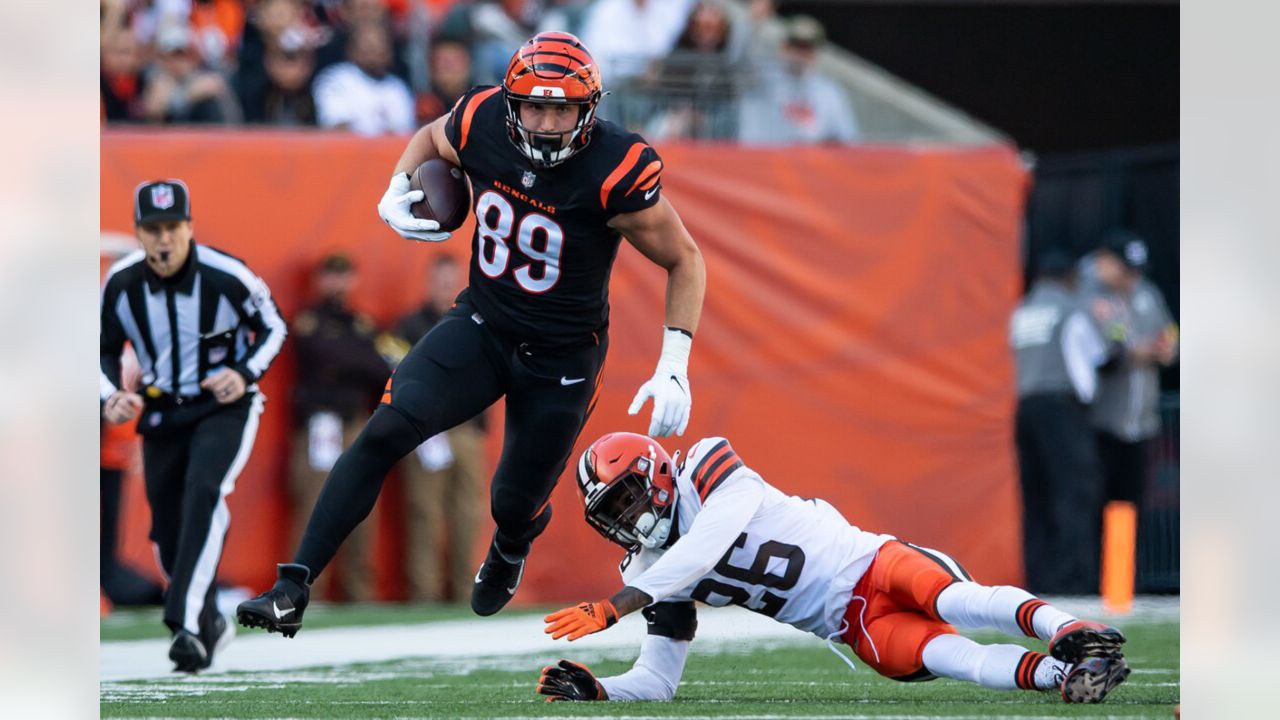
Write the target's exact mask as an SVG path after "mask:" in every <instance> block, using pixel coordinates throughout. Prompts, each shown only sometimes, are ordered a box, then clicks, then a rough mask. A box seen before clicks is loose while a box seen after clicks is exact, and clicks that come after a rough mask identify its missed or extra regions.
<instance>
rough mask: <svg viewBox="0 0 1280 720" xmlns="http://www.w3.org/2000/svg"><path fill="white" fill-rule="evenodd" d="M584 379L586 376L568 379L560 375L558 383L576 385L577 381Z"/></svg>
mask: <svg viewBox="0 0 1280 720" xmlns="http://www.w3.org/2000/svg"><path fill="white" fill-rule="evenodd" d="M584 380H586V378H573V379H572V380H570V379H569V378H567V377H564V376H561V377H560V384H561V385H577V384H578V383H580V382H583V381H584Z"/></svg>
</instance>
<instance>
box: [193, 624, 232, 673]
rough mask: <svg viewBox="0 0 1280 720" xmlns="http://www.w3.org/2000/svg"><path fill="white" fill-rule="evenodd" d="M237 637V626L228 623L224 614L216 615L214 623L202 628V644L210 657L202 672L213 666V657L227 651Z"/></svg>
mask: <svg viewBox="0 0 1280 720" xmlns="http://www.w3.org/2000/svg"><path fill="white" fill-rule="evenodd" d="M235 636H236V626H235V625H234V624H233V623H229V622H227V619H226V618H225V617H223V616H222V613H216V614H214V616H213V622H212V623H210V624H209V626H208V627H202V628H200V642H201V644H203V645H204V647H205V650H206V651H207V652H208V656H207V657H206V658H205V661H204V665H203V666H201V668H200V669H201V670H205V669H207V668H208V667H209V666H210V665H212V664H213V657H214V656H215V655H217V654H218V653H220V652H222V651H223V650H225V649H226V647H227V646H228V645H230V644H231V640H232V639H234V638H235Z"/></svg>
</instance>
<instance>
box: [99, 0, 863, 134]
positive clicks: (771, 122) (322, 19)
mask: <svg viewBox="0 0 1280 720" xmlns="http://www.w3.org/2000/svg"><path fill="white" fill-rule="evenodd" d="M101 20H102V22H101V33H102V34H101V49H102V63H101V86H100V87H101V111H102V117H103V121H104V122H106V123H110V124H115V123H140V124H150V125H166V124H183V125H185V124H217V125H241V124H255V125H271V126H285V127H321V128H326V129H335V130H347V131H351V132H355V133H359V134H362V135H380V134H386V133H407V132H411V131H412V130H414V129H415V128H416V127H417V126H419V125H421V124H424V123H427V122H430V121H431V120H433V119H435V118H437V117H439V116H441V115H443V114H445V113H447V112H448V111H449V109H450V108H451V107H452V106H453V103H454V102H455V101H456V100H457V99H458V97H460V96H461V95H462V94H463V93H464V92H466V91H467V90H468V89H470V88H471V87H472V86H473V85H492V84H499V83H501V82H502V75H503V72H504V71H505V69H506V65H507V62H508V61H509V59H510V57H511V54H512V52H514V51H515V49H516V48H517V47H518V46H519V45H520V44H521V43H523V42H524V41H525V40H526V39H528V38H529V37H530V36H532V35H533V34H534V33H536V32H541V31H550V30H559V31H567V32H571V33H574V34H576V35H578V36H579V37H580V38H581V39H582V40H583V42H584V43H585V44H586V45H587V47H588V48H589V49H590V50H591V52H592V53H593V55H594V56H595V58H596V60H597V62H598V63H599V64H600V66H601V71H602V73H603V75H604V81H605V88H606V90H609V91H610V95H608V96H607V97H606V99H605V101H604V102H603V103H602V105H601V109H600V114H601V116H603V117H606V118H609V119H613V120H616V121H619V122H622V123H623V124H625V125H627V126H628V127H630V128H631V129H633V130H636V131H639V132H642V133H644V134H645V135H646V136H647V137H648V138H649V139H650V140H663V139H679V138H696V139H716V140H734V141H739V142H743V143H750V144H794V143H822V142H852V141H854V140H856V139H857V137H858V122H857V117H856V115H855V113H854V108H853V106H852V103H851V101H850V98H849V95H848V92H847V91H846V90H845V88H844V87H843V86H842V85H840V84H839V83H838V82H836V81H835V80H833V79H832V78H830V77H828V76H827V75H826V74H824V73H823V72H822V71H821V70H820V69H819V68H818V66H817V56H818V52H819V50H820V49H821V48H822V46H823V45H824V44H825V42H826V38H825V33H824V30H823V28H822V25H821V24H819V23H818V22H817V21H815V20H813V19H812V18H808V17H805V16H794V17H791V18H788V19H781V18H779V16H778V14H777V7H776V2H775V0H738V1H737V2H733V0H101Z"/></svg>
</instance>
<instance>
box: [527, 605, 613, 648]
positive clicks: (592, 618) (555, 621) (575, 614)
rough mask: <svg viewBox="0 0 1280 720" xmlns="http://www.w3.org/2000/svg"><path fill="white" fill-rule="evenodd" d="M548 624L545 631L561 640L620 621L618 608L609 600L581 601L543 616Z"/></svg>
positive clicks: (595, 630) (575, 638)
mask: <svg viewBox="0 0 1280 720" xmlns="http://www.w3.org/2000/svg"><path fill="white" fill-rule="evenodd" d="M542 621H543V622H545V623H546V624H547V627H546V628H545V629H544V630H543V632H545V633H547V634H548V635H550V636H551V639H552V640H559V639H560V638H562V637H564V636H566V635H568V636H569V639H570V640H577V639H578V638H580V637H586V636H587V635H590V634H591V633H598V632H600V631H601V630H604V629H606V628H610V627H613V625H614V623H616V622H618V610H617V608H615V607H614V606H613V603H611V602H609V601H608V600H601V601H599V602H593V603H579V604H578V605H575V606H573V607H571V608H565V609H563V610H557V611H556V612H553V613H551V614H550V615H548V616H546V617H544V618H542Z"/></svg>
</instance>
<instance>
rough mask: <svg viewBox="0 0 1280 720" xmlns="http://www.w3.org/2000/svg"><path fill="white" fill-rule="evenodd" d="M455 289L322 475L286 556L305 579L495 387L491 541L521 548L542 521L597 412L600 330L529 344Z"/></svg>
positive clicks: (604, 347)
mask: <svg viewBox="0 0 1280 720" xmlns="http://www.w3.org/2000/svg"><path fill="white" fill-rule="evenodd" d="M464 298H465V294H464V296H463V297H460V298H459V300H458V303H457V305H455V306H454V308H453V309H452V310H450V311H449V312H448V313H447V314H446V315H445V317H444V318H443V319H442V320H441V321H440V323H439V324H437V325H436V326H435V327H434V328H432V330H431V332H429V333H427V335H426V336H425V337H423V338H422V339H421V340H419V341H418V343H417V344H416V345H414V346H413V349H412V350H410V351H409V354H408V355H407V356H406V357H405V359H404V360H403V361H401V363H400V365H399V366H398V367H397V368H396V371H395V374H394V375H392V377H391V382H390V383H389V384H388V391H387V393H386V394H385V395H384V396H383V403H382V405H380V406H379V407H378V409H377V410H376V411H374V413H373V416H372V417H371V418H370V419H369V422H368V424H367V425H365V428H364V430H363V431H361V433H360V436H359V437H358V438H356V441H355V442H354V443H353V444H352V445H351V447H350V448H348V449H347V451H346V452H345V453H343V454H342V456H341V457H340V458H339V459H338V462H337V463H336V464H335V465H334V466H333V470H331V471H330V473H329V477H328V478H327V479H326V480H325V484H324V489H323V490H321V492H320V497H319V498H318V499H317V501H316V506H315V509H314V510H312V513H311V518H310V520H309V521H308V523H307V529H306V532H305V533H304V534H303V537H302V543H301V545H300V546H299V548H298V553H297V556H296V558H295V562H297V563H299V564H301V565H306V566H307V567H308V568H310V570H311V576H312V578H313V579H314V578H315V577H316V576H318V575H319V574H320V573H321V572H322V571H323V570H324V568H325V566H326V565H328V564H329V561H330V560H332V559H333V556H334V554H335V553H336V552H337V550H338V546H339V545H341V544H342V541H343V540H344V539H345V538H346V537H347V535H349V534H350V533H351V531H352V530H353V529H355V527H356V526H357V525H358V524H360V522H361V521H363V520H364V519H365V517H367V516H368V515H369V512H370V511H371V510H372V509H373V506H374V503H375V501H376V500H377V498H378V494H379V492H380V491H381V489H382V482H383V479H384V478H385V477H386V475H387V473H388V472H389V471H390V470H391V468H392V467H393V466H394V465H395V464H396V463H397V462H399V461H400V459H401V458H403V457H404V456H405V455H407V454H409V453H410V452H411V451H413V449H414V448H416V447H417V446H418V445H420V444H422V442H423V441H424V440H426V439H427V438H429V437H431V436H432V435H435V434H437V433H440V432H444V431H446V430H448V429H450V428H453V427H455V426H457V425H460V424H461V423H463V422H465V421H467V420H469V419H470V418H472V417H474V416H476V415H477V414H479V413H480V412H481V411H483V410H484V409H485V408H487V407H489V406H490V405H492V404H493V403H494V402H496V401H497V400H498V398H500V397H503V396H505V397H506V420H505V423H506V424H505V427H504V441H503V446H502V456H501V457H500V458H499V460H498V466H497V468H496V470H495V472H494V475H493V481H492V483H491V484H490V491H489V506H490V512H491V513H492V515H493V519H494V522H495V524H496V525H497V531H496V533H495V538H494V539H495V542H496V543H497V544H498V545H499V547H500V548H501V549H502V550H503V552H504V553H507V554H508V555H520V556H523V555H524V554H526V553H527V552H528V551H529V547H530V546H531V545H532V543H533V540H534V538H536V537H537V536H538V535H539V534H541V533H542V531H543V530H544V529H545V528H546V526H547V523H548V522H550V520H551V505H550V497H551V491H552V490H553V489H554V488H555V485H556V482H557V480H559V478H560V473H561V472H563V471H564V468H565V465H566V463H567V462H568V460H569V454H570V453H571V452H573V445H574V443H575V442H576V441H577V438H578V434H579V433H580V432H581V431H582V426H583V425H584V424H585V423H586V421H587V418H588V417H589V416H590V414H591V411H592V409H594V406H595V399H596V393H597V390H598V389H599V383H600V377H601V374H602V372H601V371H602V370H603V367H604V359H605V354H606V352H607V351H608V338H607V337H606V336H605V335H604V334H603V333H601V334H600V337H599V340H598V342H592V343H590V344H586V345H583V346H580V347H575V348H561V349H555V350H550V349H536V348H530V347H529V346H528V345H525V344H521V343H517V342H514V341H511V340H509V339H506V338H504V337H502V336H499V335H498V334H496V333H494V332H493V331H492V330H490V329H489V327H488V326H487V325H486V324H485V323H484V321H483V320H482V319H481V318H480V316H479V315H478V314H476V311H475V309H474V308H473V307H472V306H470V305H469V304H468V303H466V302H465V299H464Z"/></svg>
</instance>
